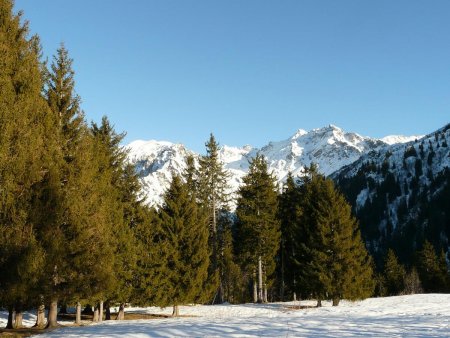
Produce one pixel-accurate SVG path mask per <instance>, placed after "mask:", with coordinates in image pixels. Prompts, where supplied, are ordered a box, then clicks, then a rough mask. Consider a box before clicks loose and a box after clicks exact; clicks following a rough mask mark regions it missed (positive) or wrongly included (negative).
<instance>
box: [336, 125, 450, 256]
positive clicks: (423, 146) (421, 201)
mask: <svg viewBox="0 0 450 338" xmlns="http://www.w3.org/2000/svg"><path fill="white" fill-rule="evenodd" d="M449 143H450V125H447V126H445V127H444V128H442V129H440V130H437V131H436V132H434V133H431V134H429V135H427V136H425V137H423V138H422V139H419V140H415V141H411V142H408V143H405V144H395V145H392V146H389V147H382V148H379V149H377V150H375V151H371V152H369V153H368V154H365V155H364V156H362V157H361V158H360V159H359V160H358V161H356V162H355V163H353V164H351V165H348V166H346V167H344V168H342V169H341V170H339V171H338V172H337V173H334V174H333V175H332V177H333V178H334V179H335V181H336V182H337V183H338V185H339V186H340V188H341V190H342V191H343V192H344V194H345V195H346V196H347V198H348V200H349V201H350V203H351V204H352V205H353V209H354V212H355V214H356V215H357V217H358V219H359V220H360V224H361V229H362V233H363V236H364V238H365V240H366V243H367V245H368V248H369V250H370V251H371V252H372V253H373V254H374V256H375V257H377V258H378V263H380V261H379V260H380V258H381V256H382V255H383V254H384V252H385V251H386V250H387V248H394V249H395V250H396V251H397V253H398V255H399V256H400V258H401V259H402V260H403V261H405V262H410V261H411V260H412V259H413V254H414V252H415V251H416V250H417V249H418V248H420V246H421V245H422V243H423V241H424V240H425V239H428V240H429V241H431V242H432V243H433V244H434V245H435V247H437V248H439V249H441V248H442V249H444V251H446V252H448V251H449V249H448V247H449V238H450V207H449V206H450V149H449V147H448V144H449Z"/></svg>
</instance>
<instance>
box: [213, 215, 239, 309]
mask: <svg viewBox="0 0 450 338" xmlns="http://www.w3.org/2000/svg"><path fill="white" fill-rule="evenodd" d="M217 241H218V247H219V248H220V251H219V253H218V270H219V273H220V281H221V283H220V292H219V297H221V299H218V300H219V301H220V302H221V303H223V302H224V301H227V302H229V303H238V302H243V301H245V299H243V296H242V295H243V293H244V292H245V290H243V288H244V287H243V285H244V281H243V278H242V272H241V269H240V267H239V265H238V264H236V263H235V262H236V257H235V254H234V250H233V248H234V245H233V220H232V215H231V214H229V213H222V214H221V215H220V216H219V220H218V232H217Z"/></svg>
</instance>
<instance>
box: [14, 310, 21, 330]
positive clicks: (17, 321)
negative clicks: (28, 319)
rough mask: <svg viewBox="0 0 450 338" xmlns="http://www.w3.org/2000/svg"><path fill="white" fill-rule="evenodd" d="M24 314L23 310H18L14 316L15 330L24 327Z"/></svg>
mask: <svg viewBox="0 0 450 338" xmlns="http://www.w3.org/2000/svg"><path fill="white" fill-rule="evenodd" d="M22 320H23V312H22V310H20V309H19V310H16V315H15V316H14V329H20V328H22V327H23V322H22Z"/></svg>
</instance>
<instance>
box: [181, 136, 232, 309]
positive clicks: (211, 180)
mask: <svg viewBox="0 0 450 338" xmlns="http://www.w3.org/2000/svg"><path fill="white" fill-rule="evenodd" d="M205 145H206V155H205V156H202V157H200V160H199V165H200V167H199V170H198V180H197V187H198V194H197V197H198V198H199V202H200V204H201V206H202V207H203V208H204V209H205V210H206V213H207V215H208V217H209V245H210V250H211V266H210V268H209V274H210V276H211V278H210V280H212V281H215V280H217V282H218V284H219V285H218V294H219V297H218V298H219V300H220V302H223V301H224V295H223V294H222V293H221V290H223V278H224V271H222V270H220V267H222V266H224V262H219V260H221V259H222V258H223V257H224V256H223V251H224V250H225V248H223V247H221V246H220V241H219V240H218V233H219V232H220V231H221V230H220V229H218V227H219V222H218V220H219V217H220V216H221V214H222V213H224V212H227V210H228V203H229V199H230V196H229V193H228V190H229V186H228V183H227V180H228V178H229V173H228V172H227V171H226V170H225V169H224V165H223V163H222V162H221V161H220V158H219V150H220V149H219V144H218V143H217V141H216V139H215V137H214V135H213V134H211V135H210V138H209V140H208V142H206V144H205ZM188 160H189V159H188ZM190 161H191V162H192V160H190ZM190 172H192V163H191V164H189V162H188V172H187V173H188V175H187V177H186V179H187V182H188V184H189V185H190V188H193V187H192V177H191V175H190ZM217 276H219V277H218V279H217V278H216V277H217ZM216 287H217V286H214V285H211V288H213V289H214V288H216ZM214 292H215V293H217V291H216V290H214Z"/></svg>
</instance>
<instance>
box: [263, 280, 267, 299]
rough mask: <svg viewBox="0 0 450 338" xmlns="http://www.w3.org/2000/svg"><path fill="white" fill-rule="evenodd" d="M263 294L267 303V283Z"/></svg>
mask: <svg viewBox="0 0 450 338" xmlns="http://www.w3.org/2000/svg"><path fill="white" fill-rule="evenodd" d="M263 296H264V303H267V285H266V284H264V294H263Z"/></svg>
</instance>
